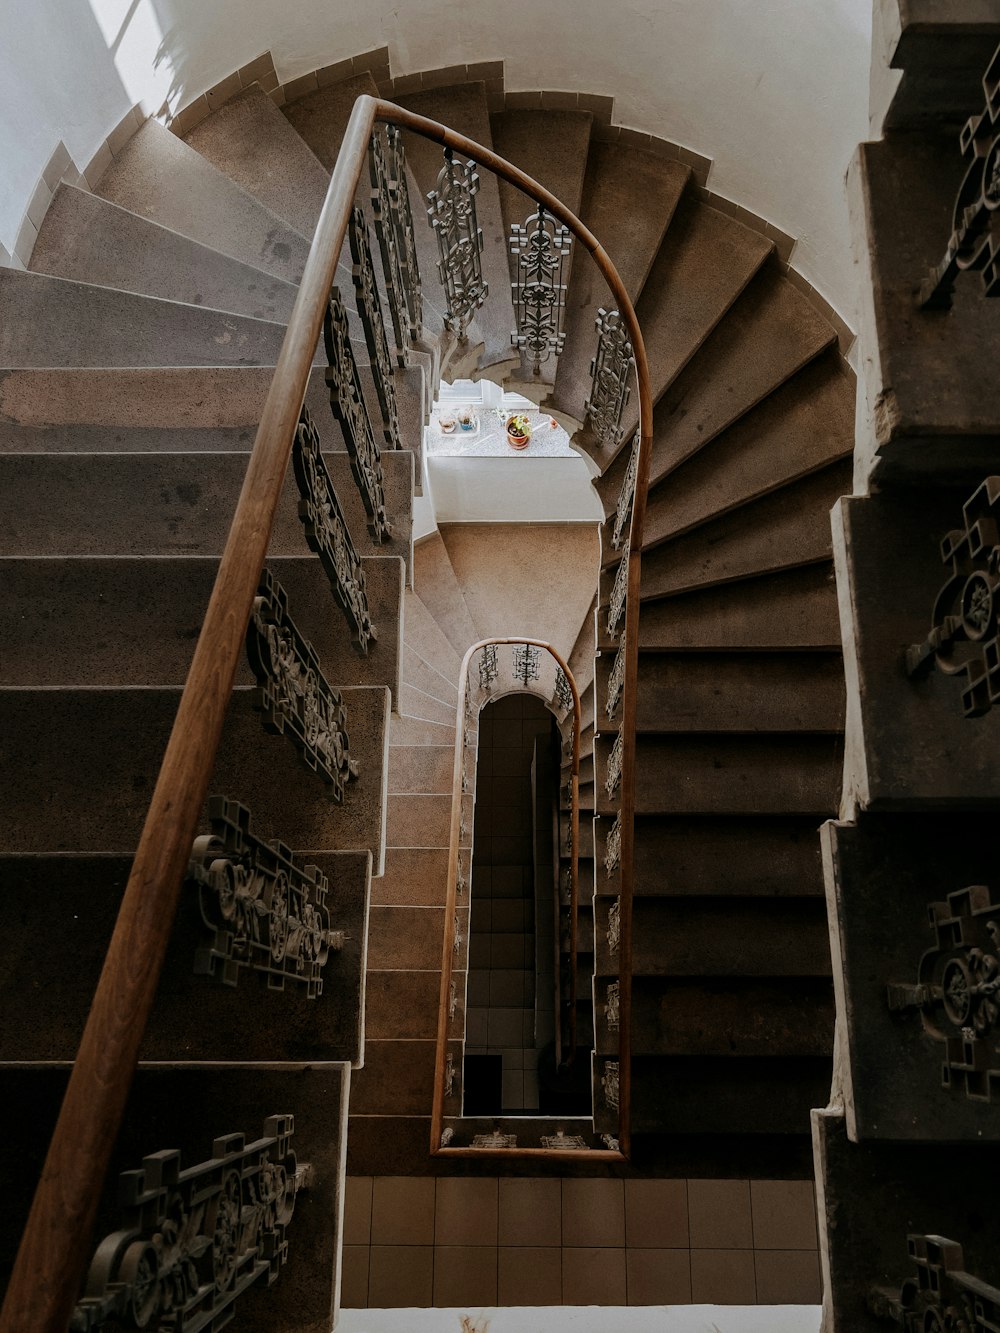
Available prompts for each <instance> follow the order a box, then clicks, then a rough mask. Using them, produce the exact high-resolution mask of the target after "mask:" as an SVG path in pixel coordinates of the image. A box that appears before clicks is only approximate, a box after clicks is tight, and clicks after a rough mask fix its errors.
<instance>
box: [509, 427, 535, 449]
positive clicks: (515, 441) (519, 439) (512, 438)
mask: <svg viewBox="0 0 1000 1333" xmlns="http://www.w3.org/2000/svg"><path fill="white" fill-rule="evenodd" d="M530 439H531V436H530V435H515V434H514V432H513V431H511V430H509V431H508V432H507V443H508V444H509V445H510V447H511V448H512V449H527V447H528V441H529V440H530Z"/></svg>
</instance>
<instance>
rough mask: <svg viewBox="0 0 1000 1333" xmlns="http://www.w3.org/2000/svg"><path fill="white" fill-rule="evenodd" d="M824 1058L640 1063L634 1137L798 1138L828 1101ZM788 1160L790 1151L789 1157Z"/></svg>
mask: <svg viewBox="0 0 1000 1333" xmlns="http://www.w3.org/2000/svg"><path fill="white" fill-rule="evenodd" d="M830 1072H831V1068H830V1061H829V1059H825V1058H821V1057H820V1058H817V1057H799V1058H798V1059H794V1060H792V1059H788V1058H787V1057H784V1056H775V1057H772V1058H771V1059H765V1058H757V1059H749V1058H742V1059H739V1058H733V1057H728V1058H718V1057H712V1056H705V1057H701V1056H638V1057H636V1059H635V1061H634V1062H633V1066H632V1110H633V1117H632V1132H633V1134H636V1135H642V1134H657V1135H673V1134H694V1135H710V1134H712V1135H714V1134H729V1135H740V1136H744V1135H765V1134H766V1135H771V1134H783V1135H800V1136H802V1137H803V1138H805V1139H806V1140H807V1141H808V1135H809V1112H810V1110H811V1109H812V1107H814V1106H821V1105H823V1103H824V1102H825V1101H827V1099H828V1098H829V1095H830ZM784 1157H785V1160H787V1157H788V1150H787V1149H786V1150H785V1153H784Z"/></svg>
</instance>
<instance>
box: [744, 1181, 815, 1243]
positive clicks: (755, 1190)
mask: <svg viewBox="0 0 1000 1333" xmlns="http://www.w3.org/2000/svg"><path fill="white" fill-rule="evenodd" d="M750 1206H751V1208H752V1210H753V1243H754V1248H755V1249H758V1250H815V1249H816V1247H817V1238H816V1205H815V1202H814V1196H813V1183H812V1181H811V1180H751V1182H750Z"/></svg>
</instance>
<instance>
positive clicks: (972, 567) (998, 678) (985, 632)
mask: <svg viewBox="0 0 1000 1333" xmlns="http://www.w3.org/2000/svg"><path fill="white" fill-rule="evenodd" d="M963 519H964V524H963V526H962V527H961V528H956V529H955V530H954V531H952V532H949V533H948V535H947V536H946V537H945V538H944V540H943V541H942V543H941V559H942V561H943V562H944V564H946V565H948V566H950V569H951V573H950V574H949V576H948V578H947V579H946V580H945V583H944V585H943V586H942V588H941V590H940V592H939V593H938V595H937V600H936V601H935V603H934V611H933V614H932V620H933V627H932V629H931V631H930V633H929V634H928V636H927V638H926V639H925V640H924V641H923V643H920V644H914V645H913V646H912V647H911V648H910V649H909V650H908V652H907V654H906V669H907V672H908V673H909V674H910V675H911V676H914V677H917V678H920V677H922V676H924V675H926V674H927V673H928V672H929V671H930V670H931V668H932V667H937V668H938V670H939V671H942V672H944V673H945V674H946V675H949V676H964V677H965V679H966V682H967V683H966V686H965V688H964V689H963V691H962V707H963V709H964V711H965V716H966V717H979V716H981V715H982V714H983V713H988V712H989V710H990V709H991V708H992V707H993V705H994V704H996V703H998V702H1000V477H987V478H986V480H985V481H984V482H983V484H982V485H981V486H980V487H979V488H978V490H976V491H975V492H974V493H973V494H972V496H970V498H969V499H968V500H967V501H966V504H965V506H964V508H963Z"/></svg>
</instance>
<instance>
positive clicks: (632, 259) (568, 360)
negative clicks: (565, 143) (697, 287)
mask: <svg viewBox="0 0 1000 1333" xmlns="http://www.w3.org/2000/svg"><path fill="white" fill-rule="evenodd" d="M690 175H691V172H690V169H689V168H688V167H685V166H683V165H682V164H681V163H680V162H670V161H668V160H666V159H665V158H660V157H654V156H653V154H651V153H644V152H642V151H641V150H640V149H636V148H631V147H629V146H627V145H625V144H622V143H613V144H612V143H603V142H600V141H596V140H594V141H592V142H591V145H590V152H589V154H588V158H587V174H586V178H585V181H584V188H583V201H582V205H581V211H580V220H581V221H582V222H583V223H584V225H585V226H586V227H589V229H590V230H591V231H592V232H593V234H594V235H595V236H598V237H600V238H601V240H602V241H603V243H604V246H605V249H606V250H607V252H608V255H609V256H610V258H611V261H612V263H613V264H614V265H615V267H616V268H617V269H618V272H619V275H620V276H621V279H622V282H623V283H624V284H625V289H626V291H627V292H628V294H629V297H630V298H631V300H632V301H633V303H634V302H635V301H636V300H638V297H639V293H640V292H641V291H642V288H643V284H644V283H645V281H646V278H647V276H648V274H649V270H650V268H651V267H652V264H653V260H654V259H655V257H656V254H657V251H658V250H659V248H660V243H661V241H662V240H663V237H664V234H665V232H666V230H667V227H668V226H669V225H670V220H671V218H672V217H673V214H674V209H675V208H676V207H677V203H678V201H679V199H680V197H681V194H682V192H683V190H684V187H685V185H686V184H687V182H688V180H689V178H690ZM637 200H641V207H636V201H637ZM625 217H627V218H628V226H627V227H623V226H622V219H623V218H625ZM609 299H610V296H609V293H608V289H607V287H606V286H605V283H604V279H603V278H602V277H601V276H600V274H599V272H598V270H597V268H596V266H595V265H594V264H593V263H592V262H591V261H590V260H589V259H588V260H584V258H583V256H580V260H579V262H578V263H577V264H575V265H574V268H573V281H572V283H571V285H570V289H569V292H568V294H567V298H566V349H565V351H564V352H563V354H562V356H561V357H560V358H559V367H558V370H557V372H556V381H555V388H554V390H553V393H552V394H551V396H550V398H549V399H548V404H549V405H551V406H553V407H555V408H556V409H557V410H559V411H561V412H563V413H566V414H568V415H570V416H572V417H574V418H575V419H576V420H578V421H582V419H583V405H584V403H585V401H586V400H587V398H588V397H589V396H590V383H591V377H590V359H591V357H592V356H593V355H594V349H595V347H596V345H597V333H596V330H595V326H594V321H595V320H596V318H597V311H598V308H599V307H601V306H607V305H608V302H609Z"/></svg>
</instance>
